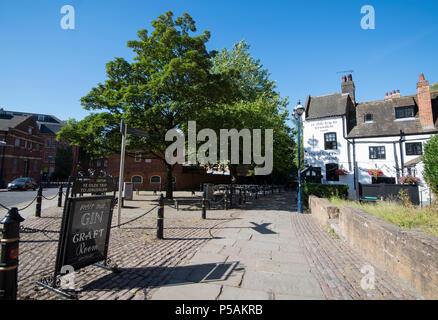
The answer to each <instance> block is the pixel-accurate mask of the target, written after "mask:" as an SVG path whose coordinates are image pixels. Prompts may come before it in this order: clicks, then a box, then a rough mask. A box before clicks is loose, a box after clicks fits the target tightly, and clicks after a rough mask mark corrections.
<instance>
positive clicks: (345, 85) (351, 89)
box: [341, 74, 356, 105]
mask: <svg viewBox="0 0 438 320" xmlns="http://www.w3.org/2000/svg"><path fill="white" fill-rule="evenodd" d="M341 89H342V93H348V94H349V95H350V98H351V100H352V101H353V104H354V105H356V96H355V91H356V90H355V89H356V88H355V86H354V82H353V76H352V75H351V74H349V75H348V81H345V76H343V77H342V84H341Z"/></svg>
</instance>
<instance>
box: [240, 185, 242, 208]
mask: <svg viewBox="0 0 438 320" xmlns="http://www.w3.org/2000/svg"><path fill="white" fill-rule="evenodd" d="M241 204H242V189H239V206H240V205H241Z"/></svg>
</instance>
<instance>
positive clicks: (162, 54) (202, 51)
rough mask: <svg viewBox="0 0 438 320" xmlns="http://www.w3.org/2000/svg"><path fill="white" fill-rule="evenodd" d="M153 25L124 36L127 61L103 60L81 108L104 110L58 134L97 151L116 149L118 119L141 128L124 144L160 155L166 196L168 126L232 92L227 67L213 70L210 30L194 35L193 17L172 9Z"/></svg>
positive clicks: (169, 178)
mask: <svg viewBox="0 0 438 320" xmlns="http://www.w3.org/2000/svg"><path fill="white" fill-rule="evenodd" d="M152 27H153V31H152V32H151V33H149V32H148V31H147V30H146V29H144V30H140V31H139V32H138V38H139V39H138V40H133V41H128V47H129V48H131V49H132V50H133V51H134V53H135V54H136V56H135V57H134V61H132V62H129V61H127V60H125V59H124V58H115V59H114V60H113V61H111V62H109V63H107V66H106V73H107V77H108V80H106V81H105V83H99V84H98V85H97V86H96V87H94V88H92V89H91V91H90V92H89V93H88V94H87V95H86V96H85V97H83V98H82V99H81V103H82V105H83V106H84V108H85V109H86V110H90V111H94V112H95V111H96V110H100V111H103V112H101V113H96V114H91V115H90V116H88V117H87V118H86V119H84V120H82V121H79V122H75V123H72V125H71V126H69V127H66V128H64V129H62V130H61V132H60V134H59V139H65V140H69V141H71V142H73V143H76V144H78V145H80V146H82V147H85V148H87V150H88V153H89V154H91V155H93V156H95V157H98V156H101V155H102V154H105V153H106V154H111V153H114V152H116V151H117V150H120V140H121V139H120V133H119V128H118V125H119V122H120V120H121V119H123V120H124V121H125V123H127V124H128V125H129V126H131V127H134V128H138V129H142V130H145V131H147V132H148V133H149V135H148V137H135V136H129V140H128V150H130V151H131V152H132V151H133V150H142V151H143V152H144V153H145V154H148V155H153V156H155V157H156V158H158V159H160V160H161V161H163V163H164V165H165V166H166V168H167V179H166V181H167V185H166V197H167V198H172V191H173V189H172V188H173V185H172V169H173V166H172V165H170V164H168V163H167V162H166V161H165V157H164V153H165V150H166V148H167V146H168V145H169V144H170V143H171V142H166V141H165V134H166V132H167V131H168V130H170V129H173V128H179V127H181V126H183V125H184V124H185V123H187V121H188V120H191V119H192V118H193V115H194V114H196V113H199V112H202V110H204V109H205V108H207V107H208V106H209V105H211V104H217V103H227V102H229V100H230V99H232V97H233V95H234V92H237V91H236V90H233V87H232V86H233V84H234V83H233V82H231V81H229V79H230V77H231V76H232V72H229V73H214V72H211V69H212V57H213V56H214V52H209V51H208V50H207V49H206V43H207V41H208V40H209V38H210V33H209V32H208V31H204V32H203V33H202V34H200V35H195V32H196V26H195V21H193V19H192V18H191V17H190V15H188V14H187V13H185V14H183V16H181V17H178V18H176V19H174V17H173V13H172V12H170V11H169V12H167V13H166V14H164V15H160V16H159V17H158V19H157V20H154V21H153V22H152Z"/></svg>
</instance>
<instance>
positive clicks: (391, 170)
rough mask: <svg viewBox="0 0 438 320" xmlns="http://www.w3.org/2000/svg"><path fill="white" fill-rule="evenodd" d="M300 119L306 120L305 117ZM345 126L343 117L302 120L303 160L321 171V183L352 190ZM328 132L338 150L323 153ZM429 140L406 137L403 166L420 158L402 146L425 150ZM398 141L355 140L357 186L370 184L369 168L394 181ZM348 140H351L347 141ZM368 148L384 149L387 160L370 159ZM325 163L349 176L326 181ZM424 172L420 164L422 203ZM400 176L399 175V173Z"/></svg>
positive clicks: (426, 197) (426, 199) (423, 136)
mask: <svg viewBox="0 0 438 320" xmlns="http://www.w3.org/2000/svg"><path fill="white" fill-rule="evenodd" d="M303 119H305V117H304V116H303ZM346 124H347V121H346V120H345V117H333V118H324V119H316V120H304V121H303V145H304V146H303V147H304V159H305V163H306V164H307V165H309V166H312V167H319V168H321V172H322V175H323V180H322V183H332V184H346V185H348V186H349V188H350V190H354V189H355V186H354V164H353V145H351V144H350V147H349V146H348V142H347V140H346V139H345V138H344V135H346ZM327 132H335V133H336V137H337V141H338V144H337V147H338V149H337V150H324V134H325V133H327ZM430 137H431V135H428V134H418V135H408V136H405V137H404V138H405V140H406V141H405V142H404V143H402V152H403V163H406V162H408V161H410V160H413V159H415V158H417V157H419V156H418V155H412V156H408V155H406V147H405V143H410V142H422V144H423V147H424V143H425V142H427V140H428V139H430ZM399 140H400V136H391V137H377V138H360V139H355V148H356V162H357V166H358V180H359V182H360V183H364V184H369V183H371V179H372V177H371V176H370V175H369V174H368V170H369V169H381V170H382V171H383V173H384V176H385V177H394V178H396V180H397V170H396V167H397V164H398V167H399V168H400V169H401V167H402V163H401V157H400V144H399ZM350 141H352V140H351V139H350ZM370 146H384V147H385V153H386V158H385V159H370V158H369V157H370V155H369V147H370ZM327 163H337V164H338V165H339V168H340V169H344V170H347V171H349V174H348V175H346V176H340V177H339V181H336V182H334V181H326V179H325V178H326V171H325V165H326V164H327ZM423 170H424V166H423V164H422V163H419V164H418V165H417V166H416V176H417V177H419V178H420V179H421V184H420V192H421V193H422V194H421V197H422V198H423V199H422V200H423V203H426V202H427V203H428V202H429V199H430V193H429V190H428V187H427V184H426V183H425V181H424V178H423V175H422V172H423ZM406 174H407V169H406V168H405V170H404V172H403V175H406ZM399 175H401V171H400V172H399Z"/></svg>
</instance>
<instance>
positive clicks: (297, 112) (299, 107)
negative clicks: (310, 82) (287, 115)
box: [294, 100, 304, 117]
mask: <svg viewBox="0 0 438 320" xmlns="http://www.w3.org/2000/svg"><path fill="white" fill-rule="evenodd" d="M303 113H304V107H303V106H302V105H301V101H300V100H298V103H297V105H296V106H295V112H294V114H295V115H297V116H298V117H301V115H302V114H303Z"/></svg>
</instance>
